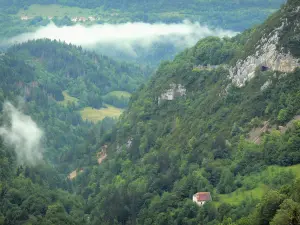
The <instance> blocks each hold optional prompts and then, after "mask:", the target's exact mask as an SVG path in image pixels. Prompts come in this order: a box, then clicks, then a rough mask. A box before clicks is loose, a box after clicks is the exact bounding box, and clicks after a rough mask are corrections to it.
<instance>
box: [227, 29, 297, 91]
mask: <svg viewBox="0 0 300 225" xmlns="http://www.w3.org/2000/svg"><path fill="white" fill-rule="evenodd" d="M284 24H285V23H282V26H281V27H279V28H277V29H275V30H274V31H273V32H271V33H270V34H269V35H265V36H264V37H263V38H261V40H260V41H259V42H258V43H257V45H256V52H255V53H254V54H253V55H250V56H248V57H247V58H246V59H245V60H238V61H237V63H236V65H235V66H234V67H232V68H230V69H229V78H230V79H231V80H232V83H233V85H235V86H237V87H243V86H244V85H245V83H246V82H247V81H249V80H251V79H252V78H253V77H254V76H255V70H256V69H257V68H262V67H263V68H266V69H268V70H273V71H280V72H284V73H290V72H293V71H294V70H295V69H296V68H297V67H299V66H300V63H299V59H296V58H294V57H293V56H292V55H291V54H290V53H288V54H285V53H283V52H280V51H278V48H277V45H278V41H279V35H280V31H281V30H282V29H283V28H284Z"/></svg>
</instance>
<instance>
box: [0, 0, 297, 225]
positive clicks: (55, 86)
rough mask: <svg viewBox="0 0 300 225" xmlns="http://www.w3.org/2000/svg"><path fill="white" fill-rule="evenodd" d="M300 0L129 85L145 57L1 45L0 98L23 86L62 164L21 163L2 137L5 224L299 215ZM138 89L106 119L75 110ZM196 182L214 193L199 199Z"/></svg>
mask: <svg viewBox="0 0 300 225" xmlns="http://www.w3.org/2000/svg"><path fill="white" fill-rule="evenodd" d="M299 8H300V1H299V0H288V1H287V4H286V5H284V6H283V7H282V8H281V9H280V10H279V11H278V12H276V13H275V14H273V15H272V16H271V17H270V18H269V19H268V20H267V21H266V22H265V23H263V24H262V25H260V26H258V27H256V28H253V29H250V30H247V31H245V32H243V33H241V34H240V35H238V36H236V37H234V38H224V39H220V38H217V37H209V38H205V39H203V40H200V41H199V42H198V43H197V44H196V45H195V46H194V47H192V48H190V49H186V50H185V51H184V52H182V53H180V54H179V55H177V56H176V57H175V59H174V60H173V61H167V62H163V63H161V65H160V66H159V68H158V69H157V71H156V73H155V74H154V75H153V77H151V79H150V81H148V82H146V83H145V84H142V85H141V86H140V88H138V89H137V90H136V87H134V86H131V85H130V84H131V83H133V84H135V85H139V84H140V82H142V81H144V80H143V79H145V76H144V75H146V74H147V72H145V70H140V69H139V68H138V67H135V66H132V65H128V64H122V63H117V62H114V61H112V60H110V59H108V58H106V57H104V56H97V55H95V54H93V53H88V52H85V51H83V50H82V49H81V48H79V47H74V46H70V45H65V44H62V43H57V42H50V41H47V40H41V41H35V42H29V43H27V44H24V45H21V46H15V47H13V48H11V49H10V50H9V51H8V52H7V53H6V54H2V55H1V56H0V70H1V71H0V75H1V83H0V90H1V92H0V101H1V102H3V101H4V100H5V99H8V100H10V102H12V103H14V104H15V105H16V104H17V102H18V99H17V96H24V101H25V104H24V107H23V108H24V109H23V111H24V113H25V114H28V115H30V116H31V117H32V118H33V120H34V121H36V122H37V124H38V126H40V127H41V128H43V129H44V132H45V135H46V138H45V147H46V151H45V154H44V155H45V158H48V159H50V160H49V161H52V162H54V165H56V166H57V167H56V168H55V167H54V168H53V167H52V166H48V165H49V164H48V163H47V162H44V163H39V164H36V165H33V166H28V165H23V166H20V165H19V164H18V161H17V159H18V157H17V155H18V153H17V152H15V151H13V150H12V149H11V147H9V145H7V143H6V142H5V140H2V138H1V139H0V140H1V141H0V168H1V170H0V195H1V198H0V224H5V225H8V224H92V225H98V224H107V225H108V224H113V225H119V224H120V225H121V224H122V225H125V224H141V225H142V224H143V225H147V224H149V225H150V224H151V225H152V224H155V225H165V224H170V225H171V224H172V225H173V224H178V225H179V224H180V225H185V224H187V225H199V224H203V225H204V224H205V225H267V224H271V225H290V224H300V219H299V218H300V176H299V173H300V152H299V147H300V120H299V118H300V117H299V115H300V91H299V85H300V79H299V76H300V69H299V67H300V60H299V47H298V46H299V33H300V30H299V26H298V24H299V22H300V18H299V10H298V9H299ZM61 59H63V60H61ZM64 62H68V64H67V63H64ZM69 63H70V64H69ZM122 71H123V72H122ZM141 71H143V72H141ZM120 73H121V74H122V76H121V77H120V76H119V75H120ZM119 79H124V80H122V82H120V83H118V81H119ZM127 80H129V81H130V82H126V81H127ZM116 84H118V85H116ZM93 85H95V87H94V86H93ZM96 85H97V86H96ZM97 87H99V89H98V88H97ZM134 90H136V91H135V92H134V93H133V94H132V96H131V98H130V101H129V106H128V109H127V110H126V111H125V112H124V113H123V114H122V115H121V117H120V119H119V121H118V123H117V124H116V125H115V126H113V127H112V129H111V130H109V129H107V127H110V126H111V125H112V123H113V122H112V121H105V120H104V121H102V123H99V124H97V125H96V126H92V124H90V123H87V122H83V121H82V118H81V116H80V114H79V112H78V110H80V109H81V107H86V106H89V105H90V104H93V103H98V102H99V101H100V102H103V101H105V98H107V99H110V97H111V96H116V94H117V93H119V92H114V91H128V92H131V91H134ZM89 91H90V92H91V93H90V92H89ZM82 93H84V94H83V95H82ZM89 94H90V95H89ZM89 96H90V97H89ZM94 96H96V97H99V98H100V100H97V99H96V100H95V99H93V97H94ZM63 97H64V100H65V101H61V100H62V99H63ZM66 97H68V99H69V101H70V102H71V104H68V101H66ZM76 98H78V99H77V100H76ZM97 106H98V105H97ZM0 123H1V128H2V127H3V126H4V125H5V124H7V123H8V122H7V118H6V116H5V110H4V112H3V114H1V117H0ZM105 123H106V124H105ZM7 126H8V125H7ZM0 134H1V135H3V130H2V129H0ZM50 165H51V164H50ZM57 168H58V169H59V170H60V171H64V172H71V171H72V170H75V169H77V170H76V171H77V173H76V171H75V174H76V175H77V176H74V177H73V178H72V179H66V177H65V174H64V176H62V174H61V172H60V173H58V172H57ZM58 188H61V189H64V190H65V191H63V190H61V189H58ZM66 191H69V192H72V193H73V194H69V193H67V192H66ZM196 192H210V194H211V196H212V201H210V202H207V203H205V204H204V205H203V206H198V205H197V204H195V203H194V202H193V201H192V197H193V195H194V194H195V193H196Z"/></svg>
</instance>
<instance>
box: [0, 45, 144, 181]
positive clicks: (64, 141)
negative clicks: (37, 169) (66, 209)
mask: <svg viewBox="0 0 300 225" xmlns="http://www.w3.org/2000/svg"><path fill="white" fill-rule="evenodd" d="M0 69H1V77H2V78H1V80H2V82H1V92H0V93H1V94H0V96H1V98H0V100H1V105H2V103H3V101H4V100H14V99H17V97H18V96H22V97H23V101H25V112H26V113H28V114H29V115H31V116H32V117H33V119H34V120H35V121H37V122H38V124H39V125H40V126H41V127H42V128H43V129H44V131H45V134H46V150H45V156H46V159H47V160H48V161H49V162H51V163H54V164H56V165H57V166H58V167H59V170H60V172H61V173H63V174H64V175H65V174H66V173H68V172H71V171H72V170H74V169H76V168H78V167H79V166H80V165H86V164H89V163H91V162H92V161H95V162H96V158H94V157H92V156H88V155H87V151H90V150H91V149H96V146H93V147H92V146H91V144H92V142H91V140H92V139H93V138H94V137H96V136H98V138H101V135H102V134H103V132H104V131H105V130H107V129H109V128H110V127H111V126H112V124H114V120H113V119H110V118H105V119H104V120H103V118H104V117H105V116H108V117H112V116H113V115H110V112H109V111H108V110H109V109H111V108H113V106H110V104H112V105H114V106H115V107H118V108H116V109H118V112H119V114H120V113H121V111H122V109H121V108H124V107H126V106H127V104H128V101H129V98H130V94H129V92H132V91H134V90H135V89H136V88H137V87H138V86H139V85H140V84H141V83H142V82H144V81H145V80H146V78H147V76H146V75H147V71H146V72H145V71H143V70H141V69H140V68H139V67H137V66H133V65H130V64H126V63H119V62H116V61H114V60H111V59H109V58H107V57H105V56H99V55H96V54H94V53H91V52H85V51H83V50H82V49H81V48H78V47H75V46H71V45H66V44H63V43H59V42H55V41H54V42H51V41H49V40H39V41H34V42H28V43H25V44H24V45H18V46H14V47H12V48H11V49H9V50H8V52H7V53H6V54H5V55H2V56H1V68H0ZM115 93H117V94H115ZM120 93H121V94H120ZM122 93H125V94H122ZM15 102H17V101H15ZM1 107H2V106H1ZM119 108H120V109H119ZM91 113H93V115H90V114H91ZM95 116H97V117H96V118H95ZM97 118H98V119H97ZM86 119H87V120H88V121H85V120H86ZM100 120H102V122H101V123H99V124H97V125H96V126H94V125H93V123H92V121H94V122H98V121H100ZM92 127H94V128H93V129H92ZM94 133H95V135H94ZM87 137H89V138H87ZM93 143H94V142H93ZM94 144H95V143H94ZM94 144H92V145H94Z"/></svg>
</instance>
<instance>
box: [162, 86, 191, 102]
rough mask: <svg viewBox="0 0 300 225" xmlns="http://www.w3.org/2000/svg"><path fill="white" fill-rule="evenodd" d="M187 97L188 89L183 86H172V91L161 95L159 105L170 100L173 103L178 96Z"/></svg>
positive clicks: (169, 90)
mask: <svg viewBox="0 0 300 225" xmlns="http://www.w3.org/2000/svg"><path fill="white" fill-rule="evenodd" d="M184 95H186V89H185V87H184V86H183V85H181V84H174V83H172V84H170V89H168V90H166V91H165V92H164V93H162V94H161V95H160V97H159V98H158V103H160V102H161V101H162V100H168V101H172V100H174V99H175V98H176V97H178V96H184Z"/></svg>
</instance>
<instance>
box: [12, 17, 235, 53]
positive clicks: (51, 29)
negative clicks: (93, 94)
mask: <svg viewBox="0 0 300 225" xmlns="http://www.w3.org/2000/svg"><path fill="white" fill-rule="evenodd" d="M234 35H236V33H235V32H232V31H229V30H222V29H210V28H208V27H207V26H202V25H201V24H199V23H191V22H189V21H184V22H182V23H176V24H175V23H174V24H164V23H156V24H149V23H124V24H101V25H93V26H89V27H85V26H82V25H75V26H64V27H57V26H56V25H55V24H53V23H52V24H49V25H48V26H46V27H42V28H40V29H38V30H37V31H35V32H32V33H24V34H21V35H19V36H16V37H14V38H11V39H10V40H9V41H8V42H9V44H14V43H22V42H26V41H28V40H34V39H42V38H48V39H51V40H60V41H65V42H66V43H72V44H75V45H81V46H83V47H86V48H93V47H95V46H97V45H102V46H113V47H115V48H117V49H118V50H121V51H123V52H124V53H127V54H130V55H132V56H134V55H135V50H134V49H135V47H136V46H137V47H142V48H149V47H151V46H152V45H153V44H154V43H161V42H163V43H168V44H173V45H174V46H175V47H176V48H179V49H182V48H186V47H191V46H192V45H194V44H195V43H196V42H197V41H198V40H199V39H201V38H204V37H207V36H219V37H224V36H229V37H231V36H234Z"/></svg>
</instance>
